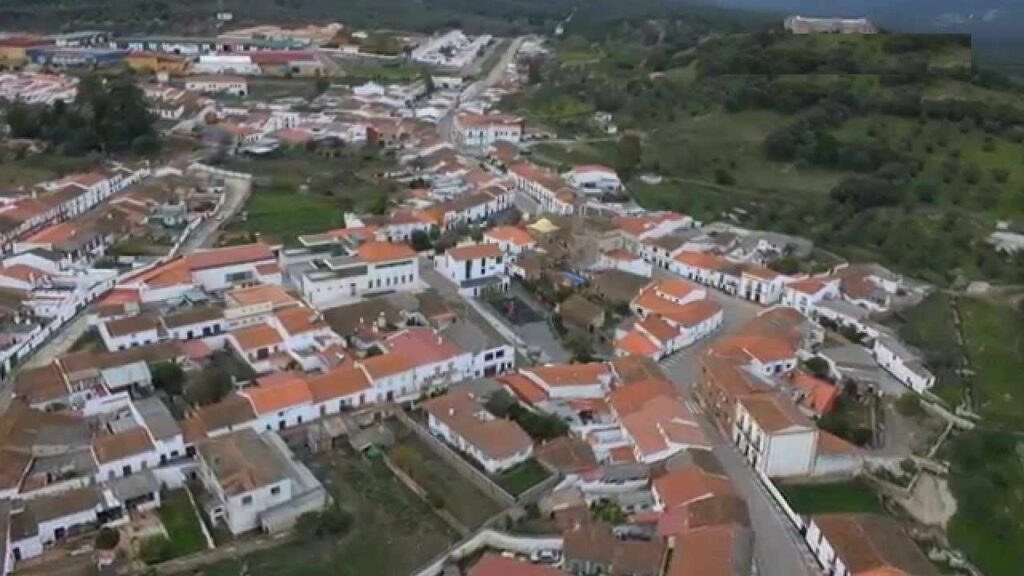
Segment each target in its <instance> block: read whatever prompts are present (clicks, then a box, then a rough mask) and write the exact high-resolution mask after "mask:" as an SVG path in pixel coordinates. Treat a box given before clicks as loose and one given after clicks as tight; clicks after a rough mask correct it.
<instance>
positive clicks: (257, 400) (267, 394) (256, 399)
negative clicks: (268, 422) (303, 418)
mask: <svg viewBox="0 0 1024 576" xmlns="http://www.w3.org/2000/svg"><path fill="white" fill-rule="evenodd" d="M241 394H242V395H244V396H247V397H248V398H249V401H250V402H252V407H253V409H254V410H255V411H256V414H270V413H273V412H278V411H280V410H284V409H286V408H292V407H295V406H300V405H302V404H309V403H311V402H312V401H313V396H312V394H311V393H310V391H309V384H308V383H307V382H306V379H305V378H304V377H303V376H302V375H299V374H293V373H290V372H278V373H276V374H272V375H271V376H268V377H265V378H260V379H259V380H258V381H257V385H256V386H250V387H248V388H246V389H244V390H242V392H241Z"/></svg>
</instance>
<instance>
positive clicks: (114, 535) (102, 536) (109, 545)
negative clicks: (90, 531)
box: [96, 526, 121, 550]
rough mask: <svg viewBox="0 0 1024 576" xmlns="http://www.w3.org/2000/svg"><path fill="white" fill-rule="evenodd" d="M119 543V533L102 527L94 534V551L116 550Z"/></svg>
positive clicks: (107, 527)
mask: <svg viewBox="0 0 1024 576" xmlns="http://www.w3.org/2000/svg"><path fill="white" fill-rule="evenodd" d="M120 541H121V532H119V531H117V530H115V529H113V528H110V527H109V526H104V527H103V528H100V531H99V532H98V533H97V534H96V549H97V550H113V549H114V548H117V544H118V542H120Z"/></svg>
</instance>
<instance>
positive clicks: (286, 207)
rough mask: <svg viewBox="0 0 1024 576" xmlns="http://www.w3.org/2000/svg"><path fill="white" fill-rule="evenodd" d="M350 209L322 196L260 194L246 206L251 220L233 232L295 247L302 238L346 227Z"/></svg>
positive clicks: (238, 224) (280, 192)
mask: <svg viewBox="0 0 1024 576" xmlns="http://www.w3.org/2000/svg"><path fill="white" fill-rule="evenodd" d="M345 208H346V205H345V204H343V203H342V202H340V201H338V200H336V199H334V198H330V197H327V196H322V195H319V194H313V193H306V194H298V193H296V192H292V191H289V190H282V189H269V190H267V189H263V190H257V191H255V192H254V193H253V195H252V197H251V198H250V199H249V203H248V204H247V205H246V212H247V217H246V219H245V220H244V221H241V222H234V223H232V225H231V226H230V229H231V230H234V231H241V230H244V231H246V232H249V233H257V234H261V235H268V236H273V237H276V238H280V239H282V240H283V241H284V242H285V243H286V244H294V243H295V238H296V237H297V236H300V235H302V234H315V233H318V232H325V231H327V230H331V229H333V228H341V227H343V226H344V225H345V219H344V212H345Z"/></svg>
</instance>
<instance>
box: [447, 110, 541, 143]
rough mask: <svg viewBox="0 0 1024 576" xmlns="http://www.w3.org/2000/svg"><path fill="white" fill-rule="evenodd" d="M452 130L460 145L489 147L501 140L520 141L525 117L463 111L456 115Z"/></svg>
mask: <svg viewBox="0 0 1024 576" xmlns="http://www.w3.org/2000/svg"><path fill="white" fill-rule="evenodd" d="M452 131H453V134H454V135H455V141H456V142H457V143H458V144H459V146H465V147H467V148H487V147H488V146H490V145H491V144H494V143H495V142H497V141H499V140H501V141H505V142H512V143H518V142H519V141H520V140H522V138H523V119H522V118H518V117H515V116H506V115H503V114H473V113H470V112H463V113H460V114H458V115H456V116H455V122H454V125H453V128H452Z"/></svg>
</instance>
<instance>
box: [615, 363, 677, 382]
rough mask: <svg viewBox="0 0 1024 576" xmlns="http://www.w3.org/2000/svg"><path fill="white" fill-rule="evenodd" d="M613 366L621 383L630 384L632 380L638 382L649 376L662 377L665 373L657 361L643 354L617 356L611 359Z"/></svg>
mask: <svg viewBox="0 0 1024 576" xmlns="http://www.w3.org/2000/svg"><path fill="white" fill-rule="evenodd" d="M611 366H612V370H613V371H614V372H615V375H616V376H617V377H618V379H619V382H620V383H621V384H629V383H630V382H638V381H641V380H647V379H648V378H662V377H664V375H665V373H664V372H662V370H661V367H660V366H658V363H657V362H655V361H653V360H651V359H650V358H644V357H642V356H623V357H620V358H616V359H614V360H612V361H611Z"/></svg>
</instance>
